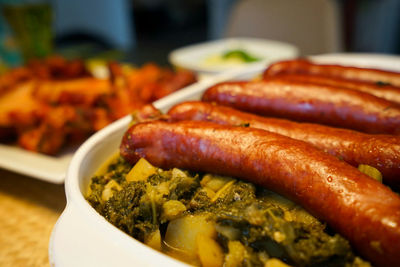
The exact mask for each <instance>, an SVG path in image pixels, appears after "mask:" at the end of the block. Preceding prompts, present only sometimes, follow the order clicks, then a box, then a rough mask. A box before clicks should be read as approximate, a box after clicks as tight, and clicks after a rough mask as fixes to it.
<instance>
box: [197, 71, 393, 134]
mask: <svg viewBox="0 0 400 267" xmlns="http://www.w3.org/2000/svg"><path fill="white" fill-rule="evenodd" d="M203 100H204V101H208V102H217V103H218V104H221V105H226V106H231V107H234V108H237V109H240V110H243V111H248V112H251V113H256V114H259V115H264V116H272V117H281V118H287V119H291V120H296V121H304V122H313V123H321V124H327V125H331V126H334V127H340V128H349V129H353V130H358V131H361V132H367V133H375V134H376V133H381V134H400V106H399V105H398V104H396V103H394V102H391V101H387V100H385V99H382V98H379V97H375V96H373V95H370V94H367V93H364V92H359V91H355V90H351V89H345V88H339V87H331V86H321V85H312V84H306V83H300V82H291V81H286V80H278V79H274V80H270V81H252V82H224V83H220V84H217V85H214V86H212V87H211V88H209V89H207V91H206V92H205V93H204V95H203Z"/></svg>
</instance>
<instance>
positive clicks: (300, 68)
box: [263, 59, 400, 87]
mask: <svg viewBox="0 0 400 267" xmlns="http://www.w3.org/2000/svg"><path fill="white" fill-rule="evenodd" d="M295 73H296V74H312V75H320V76H328V77H331V78H340V79H348V80H354V81H365V82H370V83H378V82H379V83H389V84H391V85H393V86H399V87H400V73H399V72H393V71H386V70H379V69H372V68H358V67H350V66H342V65H328V64H316V63H313V62H311V61H308V60H305V59H295V60H287V61H280V62H276V63H274V64H271V65H270V66H269V67H268V68H267V69H266V70H265V72H264V74H263V77H265V78H266V77H267V76H274V75H278V74H295Z"/></svg>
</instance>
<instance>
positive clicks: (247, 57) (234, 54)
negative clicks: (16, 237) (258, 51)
mask: <svg viewBox="0 0 400 267" xmlns="http://www.w3.org/2000/svg"><path fill="white" fill-rule="evenodd" d="M222 58H224V59H230V58H236V59H240V60H241V61H243V62H246V63H248V62H255V61H260V58H258V57H255V56H253V55H251V54H249V53H247V52H246V51H245V50H242V49H234V50H228V51H227V52H225V53H224V54H223V55H222Z"/></svg>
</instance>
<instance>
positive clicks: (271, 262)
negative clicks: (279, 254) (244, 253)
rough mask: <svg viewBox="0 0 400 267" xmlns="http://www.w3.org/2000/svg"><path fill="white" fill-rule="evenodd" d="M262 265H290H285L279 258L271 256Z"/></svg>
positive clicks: (279, 266)
mask: <svg viewBox="0 0 400 267" xmlns="http://www.w3.org/2000/svg"><path fill="white" fill-rule="evenodd" d="M264 267H290V265H287V264H286V263H284V262H283V261H281V260H279V259H276V258H272V259H269V260H268V261H267V262H266V263H265V265H264Z"/></svg>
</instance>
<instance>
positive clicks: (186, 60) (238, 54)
mask: <svg viewBox="0 0 400 267" xmlns="http://www.w3.org/2000/svg"><path fill="white" fill-rule="evenodd" d="M297 55H298V49H297V48H296V47H294V46H293V45H290V44H287V43H282V42H277V41H271V40H263V39H256V38H230V39H221V40H216V41H211V42H207V43H202V44H196V45H191V46H188V47H183V48H179V49H177V50H174V51H172V52H171V54H170V55H169V61H170V62H171V64H173V65H174V66H177V67H179V68H184V69H188V70H192V71H195V72H198V73H202V74H216V73H219V72H222V71H227V70H231V69H234V68H240V67H246V66H249V65H254V64H260V65H265V64H268V63H271V62H274V61H277V60H282V59H288V58H294V57H296V56H297Z"/></svg>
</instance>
